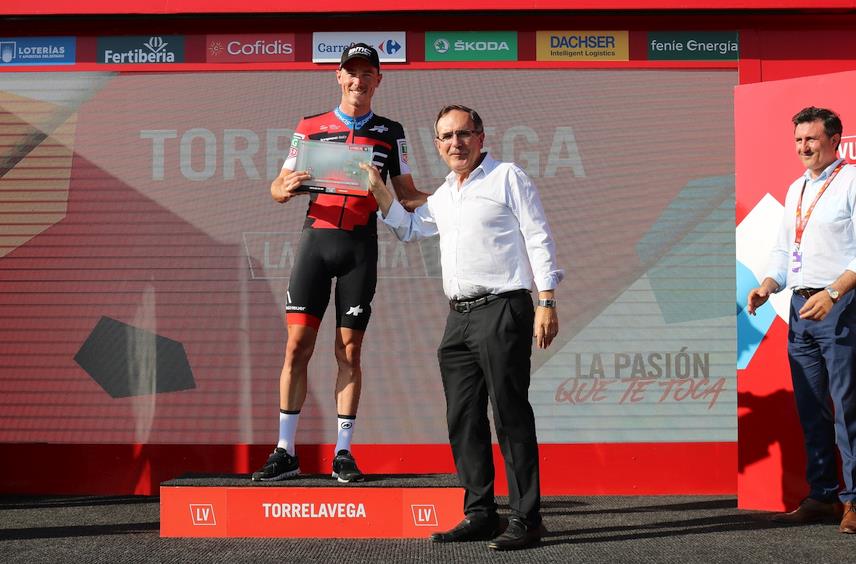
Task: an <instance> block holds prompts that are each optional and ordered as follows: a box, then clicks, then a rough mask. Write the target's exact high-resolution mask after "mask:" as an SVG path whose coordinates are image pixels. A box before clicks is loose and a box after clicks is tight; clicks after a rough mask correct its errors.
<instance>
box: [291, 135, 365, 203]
mask: <svg viewBox="0 0 856 564" xmlns="http://www.w3.org/2000/svg"><path fill="white" fill-rule="evenodd" d="M372 151H373V147H372V146H371V145H349V144H347V143H329V142H324V141H311V140H308V139H301V140H300V141H299V142H298V145H297V164H296V165H295V169H294V170H305V171H307V172H308V173H309V174H311V175H312V178H310V179H309V180H306V181H304V182H302V183H301V184H300V187H299V188H298V190H300V191H308V192H323V193H326V194H342V195H347V196H363V197H365V196H368V194H369V174H368V172H366V171H365V170H363V169H361V168H360V163H367V164H371V163H372Z"/></svg>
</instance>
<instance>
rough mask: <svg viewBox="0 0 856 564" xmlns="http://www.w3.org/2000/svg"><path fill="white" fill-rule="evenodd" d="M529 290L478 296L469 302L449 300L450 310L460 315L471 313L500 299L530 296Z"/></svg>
mask: <svg viewBox="0 0 856 564" xmlns="http://www.w3.org/2000/svg"><path fill="white" fill-rule="evenodd" d="M528 293H529V290H512V291H510V292H502V293H501V294H485V295H483V296H476V297H475V298H470V299H468V300H449V309H451V310H452V311H457V312H458V313H469V312H470V311H472V310H474V309H475V308H477V307H480V306H483V305H485V304H489V303H490V302H492V301H494V300H498V299H499V298H510V297H512V296H516V295H518V294H528Z"/></svg>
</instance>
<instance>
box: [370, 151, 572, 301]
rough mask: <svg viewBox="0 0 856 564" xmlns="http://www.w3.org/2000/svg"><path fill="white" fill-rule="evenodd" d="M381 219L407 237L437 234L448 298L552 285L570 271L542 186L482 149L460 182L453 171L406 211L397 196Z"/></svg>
mask: <svg viewBox="0 0 856 564" xmlns="http://www.w3.org/2000/svg"><path fill="white" fill-rule="evenodd" d="M378 216H379V217H380V218H381V220H382V221H383V222H384V223H385V224H387V225H388V226H389V227H391V228H392V230H393V232H394V233H395V234H396V236H398V238H399V239H401V240H402V241H412V240H415V239H421V238H425V237H431V236H433V235H437V234H438V233H439V235H440V264H441V266H442V270H443V291H444V292H445V294H446V296H447V297H449V298H450V299H465V298H471V297H474V296H479V295H482V294H488V293H490V294H498V293H501V292H509V291H511V290H520V289H531V288H532V284H533V282H534V284H535V286H536V287H537V289H538V290H539V291H540V290H553V289H555V288H556V286H557V285H558V284H559V282H560V281H561V280H562V278H564V275H565V271H564V270H561V269H560V268H559V267H558V265H557V263H556V246H555V243H554V242H553V236H552V234H551V232H550V227H549V225H547V219H546V217H545V216H544V209H543V207H542V205H541V199H540V197H539V196H538V190H537V189H536V188H535V185H534V184H533V183H532V181H531V180H530V179H529V177H528V176H527V175H526V173H525V172H523V170H521V169H520V168H519V167H518V166H517V165H515V164H512V163H503V162H500V161H497V160H495V159H493V158H492V157H491V156H490V155H485V157H484V159H483V160H482V162H481V164H479V166H478V167H476V168H475V170H473V171H472V172H471V173H470V175H469V176H468V177H467V179H466V180H465V181H464V183H463V185H461V186H460V188H459V187H458V179H457V176H456V175H455V173H454V172H452V173H450V174H449V175H448V176H447V177H446V181H445V182H444V183H443V184H442V185H441V186H440V187H439V188H438V189H437V191H436V192H434V194H432V195H431V196H429V197H428V201H427V202H426V203H425V204H424V205H422V206H420V207H418V208H417V209H416V210H415V211H414V212H413V213H408V212H407V211H406V210H405V209H404V208H403V207H402V206H401V204H399V203H398V202H397V201H394V202H393V204H392V206H391V207H390V209H389V212H388V213H387V216H386V217H383V215H382V214H381V213H380V212H378Z"/></svg>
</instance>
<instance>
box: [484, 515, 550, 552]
mask: <svg viewBox="0 0 856 564" xmlns="http://www.w3.org/2000/svg"><path fill="white" fill-rule="evenodd" d="M543 532H544V528H543V525H540V524H539V525H538V526H536V527H527V526H526V524H525V523H524V522H523V521H521V520H520V519H516V518H514V517H512V518H511V519H509V521H508V528H507V529H505V532H504V533H502V534H501V535H499V536H498V537H496V538H495V539H493V540H492V541H490V542H489V543H487V547H488V548H490V549H493V550H519V549H521V548H526V547H529V546H532V545H535V544H538V542H539V541H540V540H541V535H542V534H543Z"/></svg>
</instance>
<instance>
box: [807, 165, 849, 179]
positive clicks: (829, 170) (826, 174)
mask: <svg viewBox="0 0 856 564" xmlns="http://www.w3.org/2000/svg"><path fill="white" fill-rule="evenodd" d="M843 160H844V159H837V160H836V161H835V162H834V163H832V164H831V165H829V166H828V167H826V168H825V169H823V172H822V173H820V176H818V177H817V178H812V177H811V171H810V170H808V169H806V171H805V173H804V174H803V176H804V177H805V178H806V180H808V181H809V182H818V181H820V180H826V179H827V178H829V175H830V174H832V171H833V170H835V167H837V166H838V163H840V162H841V161H843Z"/></svg>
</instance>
